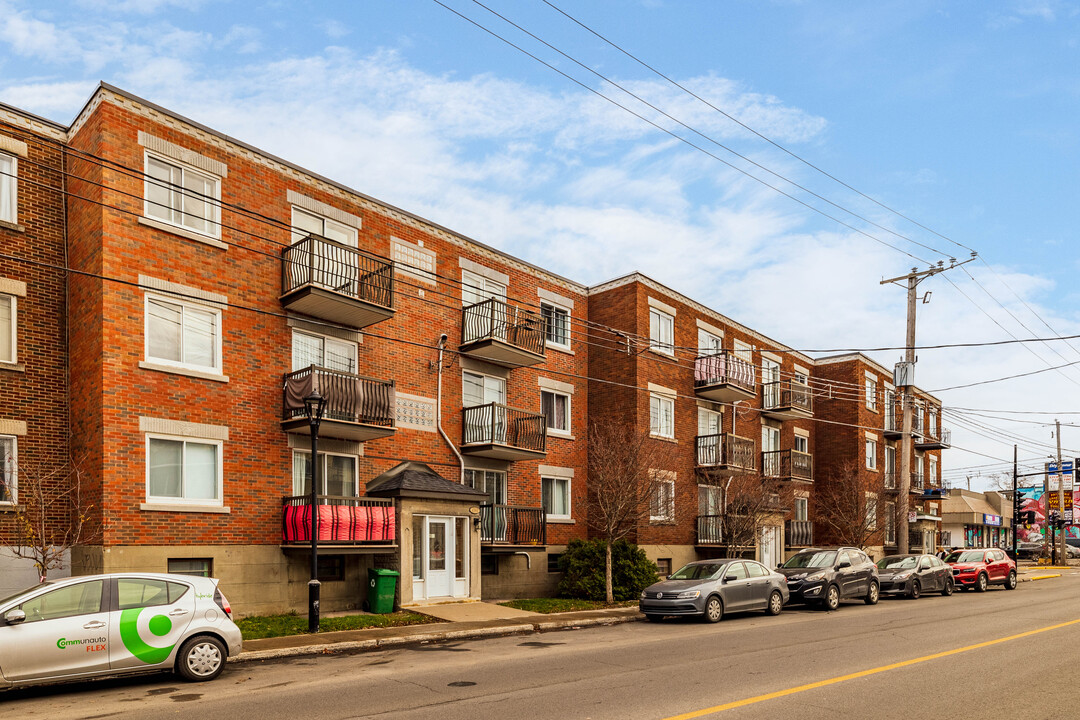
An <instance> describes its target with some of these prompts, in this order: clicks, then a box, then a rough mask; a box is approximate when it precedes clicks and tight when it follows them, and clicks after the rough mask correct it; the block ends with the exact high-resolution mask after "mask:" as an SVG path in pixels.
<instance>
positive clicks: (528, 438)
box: [461, 403, 547, 460]
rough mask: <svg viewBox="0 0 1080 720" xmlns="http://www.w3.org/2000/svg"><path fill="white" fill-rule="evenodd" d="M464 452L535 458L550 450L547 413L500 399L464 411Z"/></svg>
mask: <svg viewBox="0 0 1080 720" xmlns="http://www.w3.org/2000/svg"><path fill="white" fill-rule="evenodd" d="M461 418H462V441H461V452H463V453H465V454H466V455H477V456H479V457H488V458H495V459H496V460H534V459H537V458H543V457H544V456H545V455H546V454H547V449H546V444H547V424H546V423H545V421H544V416H543V415H537V414H536V413H531V412H526V411H525V410H518V409H516V408H511V407H507V406H505V405H500V404H498V403H488V404H487V405H475V406H473V407H467V408H464V409H462V411H461Z"/></svg>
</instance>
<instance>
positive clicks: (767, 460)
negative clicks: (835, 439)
mask: <svg viewBox="0 0 1080 720" xmlns="http://www.w3.org/2000/svg"><path fill="white" fill-rule="evenodd" d="M761 474H762V475H763V476H764V477H767V478H781V479H784V480H813V479H814V456H813V455H811V454H810V453H804V452H800V451H798V450H768V451H766V452H763V453H761Z"/></svg>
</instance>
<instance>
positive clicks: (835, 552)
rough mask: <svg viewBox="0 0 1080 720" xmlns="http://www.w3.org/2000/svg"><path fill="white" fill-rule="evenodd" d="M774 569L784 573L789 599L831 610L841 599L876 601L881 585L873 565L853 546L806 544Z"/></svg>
mask: <svg viewBox="0 0 1080 720" xmlns="http://www.w3.org/2000/svg"><path fill="white" fill-rule="evenodd" d="M778 570H779V571H780V572H781V573H783V574H784V575H786V576H787V586H788V591H789V592H790V593H791V602H793V603H796V602H802V603H806V604H807V605H816V606H820V607H824V608H825V609H826V610H835V609H836V608H838V607H840V601H841V600H862V601H863V602H865V603H866V604H867V605H876V604H877V601H878V595H879V594H880V591H881V585H880V584H879V583H878V573H877V565H875V564H874V562H873V561H872V560H871V559H870V558H868V557H867V556H866V553H864V552H863V551H862V550H859V549H858V548H853V547H838V548H808V549H806V550H802V551H800V552H797V553H795V554H794V555H792V556H791V557H790V558H788V561H787V562H786V563H784V564H783V565H781V566H780V567H779V568H778Z"/></svg>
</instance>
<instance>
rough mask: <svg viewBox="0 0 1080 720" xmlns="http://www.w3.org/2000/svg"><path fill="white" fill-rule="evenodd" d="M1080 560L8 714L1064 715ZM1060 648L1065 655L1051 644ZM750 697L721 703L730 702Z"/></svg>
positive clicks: (22, 700) (152, 680)
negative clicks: (993, 584) (830, 607)
mask: <svg viewBox="0 0 1080 720" xmlns="http://www.w3.org/2000/svg"><path fill="white" fill-rule="evenodd" d="M1078 646H1080V573H1075V572H1074V571H1065V572H1064V573H1063V576H1062V577H1060V578H1053V579H1049V580H1042V581H1037V582H1029V583H1023V584H1021V585H1020V587H1019V588H1018V589H1017V590H1015V591H1012V592H1010V591H1006V590H1003V589H998V588H993V589H991V590H990V591H988V592H987V593H985V594H982V595H979V594H975V593H959V592H958V593H957V594H956V595H954V596H953V597H951V598H944V597H929V596H928V597H924V598H921V599H919V600H914V601H911V600H903V599H895V598H884V599H882V601H881V603H880V604H879V605H878V606H876V607H868V606H865V605H863V604H862V603H844V605H843V606H842V607H841V608H840V609H839V610H838V611H837V612H832V613H826V612H821V611H812V610H805V609H798V608H788V609H786V610H785V612H784V613H783V614H782V615H780V616H779V617H775V618H772V617H765V616H763V615H742V616H728V617H726V618H725V619H724V620H723V621H722V622H721V623H719V624H718V625H706V624H702V623H698V622H689V621H668V622H664V623H660V624H652V623H644V622H640V623H628V624H624V625H617V626H613V627H604V628H591V629H584V630H578V631H565V632H555V633H545V634H539V635H528V636H516V637H507V638H497V639H488V640H476V641H466V642H460V643H450V644H435V645H427V646H421V647H417V648H409V649H395V650H389V651H384V652H373V653H372V652H369V653H362V654H355V655H325V656H317V657H308V658H297V659H291V660H280V661H271V662H260V663H245V664H240V665H235V664H233V665H230V666H229V668H228V669H227V670H226V671H225V673H224V674H223V675H222V676H221V677H220V678H218V680H216V681H214V682H211V683H206V684H187V683H184V682H182V681H180V680H179V679H177V678H174V677H171V676H167V675H166V676H155V677H148V678H147V677H144V678H128V679H122V680H105V681H99V682H95V683H82V684H77V685H63V686H52V687H47V688H36V689H27V690H18V691H13V692H9V693H7V694H4V695H0V717H3V718H9V717H10V718H48V719H49V720H63V719H65V718H80V719H83V720H89V719H91V718H106V717H122V718H125V719H126V718H153V719H154V720H159V719H160V718H164V717H185V718H187V717H196V716H197V717H200V718H210V719H213V718H228V719H230V720H278V719H279V718H281V719H283V720H284V719H286V718H287V719H288V720H295V719H296V718H317V719H318V720H324V719H325V720H333V719H336V718H367V717H380V716H385V717H391V718H395V720H396V719H398V718H401V719H403V720H408V719H411V718H425V719H429V718H439V719H440V720H442V719H446V720H453V719H456V718H461V719H462V720H466V719H467V720H483V719H485V718H499V719H500V720H503V719H505V718H529V719H532V718H594V719H600V718H672V717H724V718H774V717H776V718H781V717H782V718H800V719H806V718H867V717H880V718H935V719H936V720H939V719H941V718H949V717H959V718H973V717H977V718H1024V719H1025V720H1028V719H1035V718H1051V717H1052V718H1069V717H1076V716H1077V714H1078V713H1080V710H1077V696H1076V693H1075V691H1074V689H1073V686H1074V684H1075V677H1076V671H1075V669H1074V668H1073V666H1072V663H1073V662H1075V658H1076V656H1077V652H1076V648H1077V647H1078ZM1054 651H1056V652H1054ZM739 703H744V704H740V705H738V706H737V707H731V708H727V709H725V706H726V705H728V704H739Z"/></svg>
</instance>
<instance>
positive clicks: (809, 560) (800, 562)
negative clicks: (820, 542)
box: [784, 550, 836, 568]
mask: <svg viewBox="0 0 1080 720" xmlns="http://www.w3.org/2000/svg"><path fill="white" fill-rule="evenodd" d="M835 564H836V551H835V550H819V551H818V552H805V553H796V554H795V555H792V556H791V557H790V558H788V561H787V562H786V563H784V567H786V568H823V567H832V566H833V565H835Z"/></svg>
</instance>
